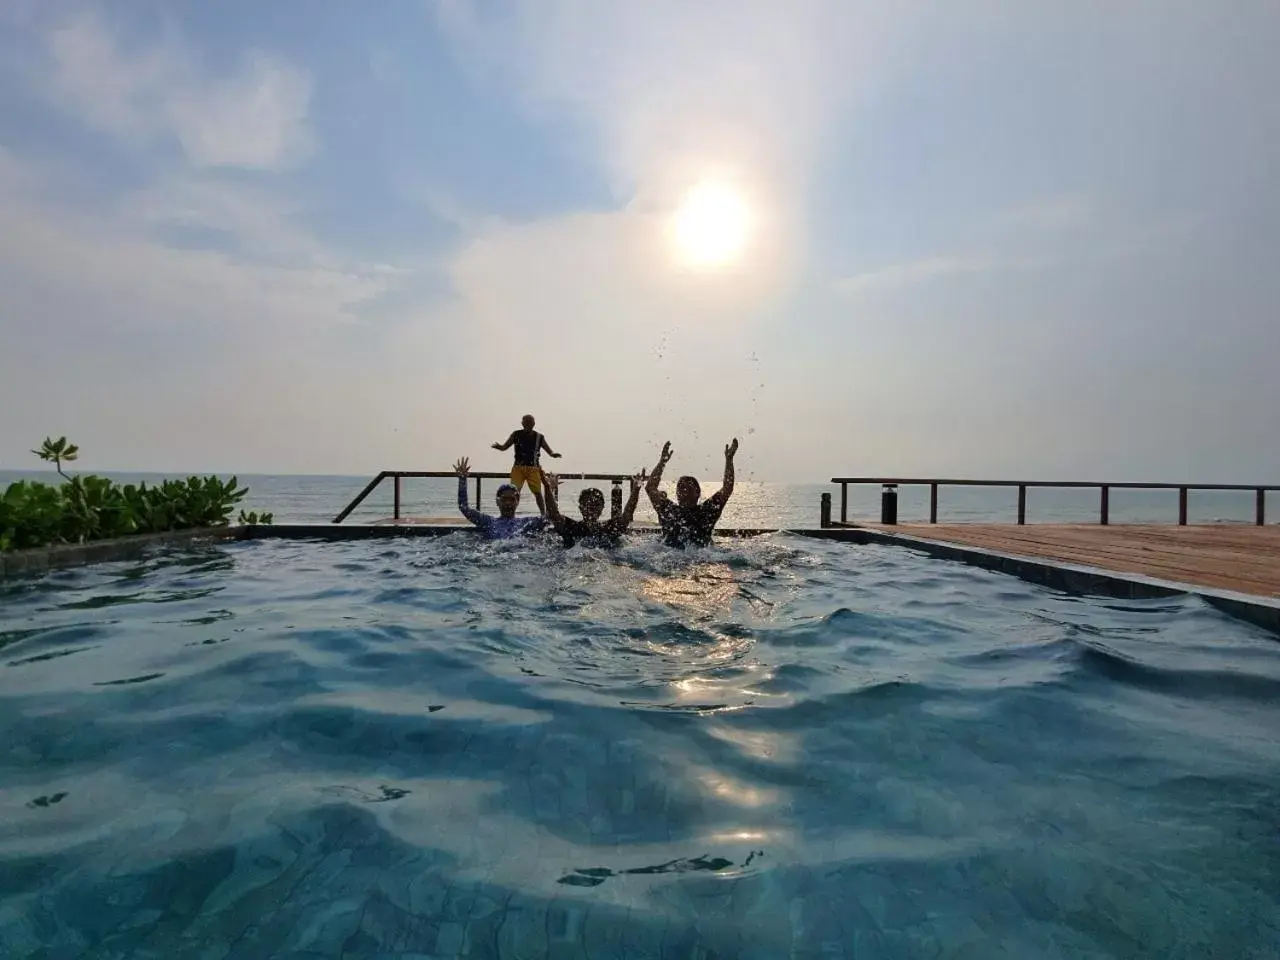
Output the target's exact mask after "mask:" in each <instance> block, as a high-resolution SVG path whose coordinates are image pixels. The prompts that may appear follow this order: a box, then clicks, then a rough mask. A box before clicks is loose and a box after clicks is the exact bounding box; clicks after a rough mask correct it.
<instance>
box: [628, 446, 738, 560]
mask: <svg viewBox="0 0 1280 960" xmlns="http://www.w3.org/2000/svg"><path fill="white" fill-rule="evenodd" d="M737 452H738V438H737V437H734V439H733V442H732V443H730V444H728V445H727V446H726V447H725V448H724V483H723V485H722V486H721V487H720V489H719V490H717V491H716V492H715V493H713V494H712V495H711V496H709V497H707V499H706V500H705V501H703V502H702V503H699V502H698V499H699V498H700V497H701V496H702V486H701V485H700V484H699V483H698V481H697V478H696V477H689V476H685V477H681V478H680V479H679V480H677V481H676V502H675V503H672V502H671V499H670V498H669V497H668V496H667V495H666V493H664V492H663V491H661V490H659V489H658V484H659V483H661V482H662V468H663V467H665V466H666V465H667V462H668V461H669V460H670V459H671V441H670V440H668V441H667V442H666V443H664V444H663V445H662V454H661V455H660V456H659V457H658V465H657V466H656V467H654V468H653V473H651V474H649V482H648V483H647V484H646V485H645V491H646V492H647V493H648V494H649V502H650V503H652V504H653V512H654V513H656V514H657V515H658V523H659V525H661V527H662V538H663V540H664V541H665V542H666V544H667V546H670V547H684V546H688V545H692V546H695V547H705V546H706V545H707V544H709V543H710V542H711V535H712V534H713V533H714V532H715V528H716V522H717V521H718V520H719V519H720V514H721V513H722V512H723V511H724V507H725V504H726V503H728V502H729V497H730V496H731V495H732V494H733V455H734V454H735V453H737Z"/></svg>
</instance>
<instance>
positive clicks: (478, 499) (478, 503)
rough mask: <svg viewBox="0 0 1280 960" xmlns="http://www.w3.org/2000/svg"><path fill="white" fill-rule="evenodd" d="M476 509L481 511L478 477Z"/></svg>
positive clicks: (477, 478)
mask: <svg viewBox="0 0 1280 960" xmlns="http://www.w3.org/2000/svg"><path fill="white" fill-rule="evenodd" d="M476 509H477V510H479V509H480V478H479V477H476Z"/></svg>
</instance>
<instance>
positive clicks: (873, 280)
mask: <svg viewBox="0 0 1280 960" xmlns="http://www.w3.org/2000/svg"><path fill="white" fill-rule="evenodd" d="M1025 265H1027V264H1026V262H1025V261H1018V260H1013V259H1005V258H1001V257H996V256H952V257H928V258H925V259H922V260H912V261H909V262H907V263H897V264H893V265H892V266H888V267H882V268H880V269H878V270H869V271H867V272H865V273H856V274H853V275H852V276H848V277H839V278H837V279H836V280H835V281H834V282H833V283H832V285H831V286H832V289H833V290H834V291H835V292H836V293H839V294H857V293H866V292H870V291H880V290H891V289H895V288H901V287H911V286H915V285H918V284H923V283H929V282H932V281H935V280H941V279H945V278H948V277H956V276H962V275H964V274H971V273H984V272H989V271H994V270H1001V269H1012V268H1016V267H1021V266H1025Z"/></svg>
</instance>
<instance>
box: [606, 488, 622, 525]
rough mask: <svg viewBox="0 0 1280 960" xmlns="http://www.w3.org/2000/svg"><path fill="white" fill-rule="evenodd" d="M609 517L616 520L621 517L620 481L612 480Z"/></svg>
mask: <svg viewBox="0 0 1280 960" xmlns="http://www.w3.org/2000/svg"><path fill="white" fill-rule="evenodd" d="M609 515H610V516H611V517H612V518H613V519H614V520H617V519H618V518H619V517H620V516H622V481H621V480H614V481H613V489H612V490H610V491H609Z"/></svg>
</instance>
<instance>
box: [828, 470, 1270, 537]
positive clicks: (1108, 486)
mask: <svg viewBox="0 0 1280 960" xmlns="http://www.w3.org/2000/svg"><path fill="white" fill-rule="evenodd" d="M831 482H832V483H838V484H840V520H839V522H840V523H841V524H848V522H849V486H850V484H855V485H868V484H873V485H876V486H880V487H883V492H882V494H881V502H882V512H881V519H882V521H883V522H885V523H897V488H898V487H916V486H925V487H928V488H929V522H930V523H937V522H938V489H939V488H940V487H1016V488H1017V490H1018V523H1019V524H1025V523H1026V522H1027V488H1029V487H1051V488H1056V489H1080V488H1092V489H1096V490H1098V491H1099V503H1098V522H1099V523H1101V524H1107V523H1110V522H1111V491H1112V490H1177V491H1178V525H1179V526H1184V527H1185V526H1186V525H1187V497H1188V493H1189V492H1190V491H1192V490H1215V491H1218V490H1234V491H1250V490H1251V491H1253V493H1254V502H1255V506H1254V523H1255V524H1257V525H1258V526H1262V525H1263V524H1264V523H1266V515H1267V492H1268V491H1272V492H1274V491H1276V490H1280V486H1276V485H1268V484H1247V483H1245V484H1241V483H1130V482H1124V481H1122V482H1115V483H1095V482H1091V481H1083V480H1061V481H1052V480H952V479H942V478H934V477H926V478H924V479H920V478H902V477H832V478H831Z"/></svg>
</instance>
